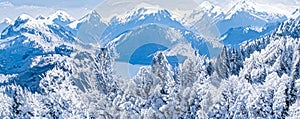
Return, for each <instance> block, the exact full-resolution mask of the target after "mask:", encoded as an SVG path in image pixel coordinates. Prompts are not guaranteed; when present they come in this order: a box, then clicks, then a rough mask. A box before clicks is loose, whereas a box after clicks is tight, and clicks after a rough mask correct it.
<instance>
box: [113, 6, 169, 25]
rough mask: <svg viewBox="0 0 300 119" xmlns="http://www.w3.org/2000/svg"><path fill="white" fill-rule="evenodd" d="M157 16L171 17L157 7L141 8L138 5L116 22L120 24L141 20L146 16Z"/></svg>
mask: <svg viewBox="0 0 300 119" xmlns="http://www.w3.org/2000/svg"><path fill="white" fill-rule="evenodd" d="M155 14H159V16H163V17H164V18H165V17H171V14H170V13H169V11H167V10H166V9H163V8H160V7H158V6H147V5H145V6H142V5H138V6H136V7H135V8H134V9H132V10H130V11H128V12H127V13H126V14H125V15H122V16H118V17H117V18H118V20H119V21H120V22H122V23H125V22H128V21H131V20H143V19H145V17H146V16H149V15H153V16H155Z"/></svg>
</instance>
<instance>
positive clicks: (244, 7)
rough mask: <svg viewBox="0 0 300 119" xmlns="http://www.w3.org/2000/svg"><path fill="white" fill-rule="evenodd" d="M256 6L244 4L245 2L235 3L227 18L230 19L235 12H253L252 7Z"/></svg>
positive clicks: (243, 0)
mask: <svg viewBox="0 0 300 119" xmlns="http://www.w3.org/2000/svg"><path fill="white" fill-rule="evenodd" d="M255 5H256V4H255V3H253V2H250V1H248V2H246V1H245V0H242V1H239V2H237V3H236V4H235V5H234V6H233V7H232V8H231V9H230V10H229V11H228V12H227V15H226V16H227V18H231V16H232V15H233V14H235V13H237V12H241V11H248V12H255V9H254V6H255Z"/></svg>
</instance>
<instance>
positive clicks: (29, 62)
mask: <svg viewBox="0 0 300 119" xmlns="http://www.w3.org/2000/svg"><path fill="white" fill-rule="evenodd" d="M52 16H53V15H52ZM49 18H50V17H49ZM52 18H54V17H52ZM52 21H53V20H50V21H49V19H34V18H32V17H30V16H28V15H25V14H23V15H21V16H19V17H18V18H17V19H16V20H15V21H14V23H13V24H11V25H9V26H8V27H7V28H6V29H5V30H4V31H3V32H2V34H1V40H0V55H1V56H2V57H1V58H0V73H1V74H8V75H12V74H16V75H17V76H16V77H15V78H14V79H13V80H12V82H16V83H17V84H20V85H22V86H24V87H28V88H30V89H32V91H36V90H37V89H38V83H39V79H40V75H41V74H43V73H44V72H46V71H48V70H51V69H52V68H53V67H54V65H55V62H57V60H59V56H61V57H69V56H70V54H71V53H72V52H74V51H75V48H80V47H81V45H80V42H79V41H78V40H77V38H76V37H75V36H73V34H72V33H71V32H69V31H68V30H66V29H64V26H61V25H60V24H56V22H58V23H62V22H63V21H64V20H63V21H61V22H60V21H57V20H56V22H52ZM62 25H63V24H62ZM75 45H76V46H75ZM51 56H53V57H51ZM12 82H11V83H12Z"/></svg>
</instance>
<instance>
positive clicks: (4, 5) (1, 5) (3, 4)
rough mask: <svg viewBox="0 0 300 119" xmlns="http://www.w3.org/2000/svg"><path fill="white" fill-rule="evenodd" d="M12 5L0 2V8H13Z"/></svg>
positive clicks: (7, 2)
mask: <svg viewBox="0 0 300 119" xmlns="http://www.w3.org/2000/svg"><path fill="white" fill-rule="evenodd" d="M13 6H14V5H13V4H12V3H11V2H9V1H4V2H0V7H13Z"/></svg>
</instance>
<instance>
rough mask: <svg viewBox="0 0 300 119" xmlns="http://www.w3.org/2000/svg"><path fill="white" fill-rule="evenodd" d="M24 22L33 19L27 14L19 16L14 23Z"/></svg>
mask: <svg viewBox="0 0 300 119" xmlns="http://www.w3.org/2000/svg"><path fill="white" fill-rule="evenodd" d="M26 20H33V18H32V17H31V16H29V15H27V14H21V15H20V16H19V17H18V18H17V20H16V21H26Z"/></svg>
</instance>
